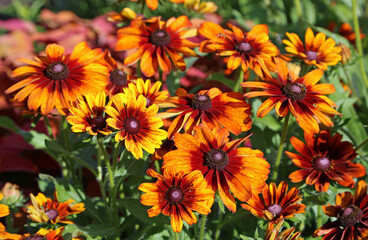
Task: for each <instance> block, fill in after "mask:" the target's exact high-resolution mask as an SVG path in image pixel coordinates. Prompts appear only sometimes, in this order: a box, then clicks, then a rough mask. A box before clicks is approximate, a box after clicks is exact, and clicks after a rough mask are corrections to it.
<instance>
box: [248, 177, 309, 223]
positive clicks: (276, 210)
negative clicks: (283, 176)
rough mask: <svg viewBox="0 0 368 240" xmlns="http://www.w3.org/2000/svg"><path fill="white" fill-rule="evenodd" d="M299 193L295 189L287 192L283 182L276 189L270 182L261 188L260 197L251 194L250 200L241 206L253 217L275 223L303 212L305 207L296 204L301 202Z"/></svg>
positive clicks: (286, 186)
mask: <svg viewBox="0 0 368 240" xmlns="http://www.w3.org/2000/svg"><path fill="white" fill-rule="evenodd" d="M299 193H300V190H299V189H297V188H295V187H294V188H292V189H290V191H289V192H288V184H287V183H286V182H284V181H282V182H281V183H280V184H279V186H278V187H276V184H275V183H273V182H272V183H271V184H270V185H269V186H268V185H266V186H265V187H264V188H263V190H262V197H260V196H259V195H256V194H253V196H252V198H250V199H249V200H248V201H247V202H246V204H241V206H242V207H243V208H244V209H246V210H248V211H250V212H251V213H252V214H253V215H254V216H257V217H259V218H264V219H265V220H267V221H272V222H274V223H277V222H278V221H280V220H281V219H284V218H291V217H294V214H298V213H304V212H305V210H304V209H305V205H304V204H301V203H297V202H299V201H301V200H302V195H299Z"/></svg>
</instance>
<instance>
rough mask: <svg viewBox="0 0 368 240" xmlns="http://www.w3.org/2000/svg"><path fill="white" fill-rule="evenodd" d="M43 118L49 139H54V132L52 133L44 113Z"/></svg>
mask: <svg viewBox="0 0 368 240" xmlns="http://www.w3.org/2000/svg"><path fill="white" fill-rule="evenodd" d="M43 119H44V121H45V124H46V128H47V133H48V134H49V136H50V138H51V139H54V134H53V133H52V127H51V125H50V122H49V120H48V119H47V117H46V116H45V115H44V116H43Z"/></svg>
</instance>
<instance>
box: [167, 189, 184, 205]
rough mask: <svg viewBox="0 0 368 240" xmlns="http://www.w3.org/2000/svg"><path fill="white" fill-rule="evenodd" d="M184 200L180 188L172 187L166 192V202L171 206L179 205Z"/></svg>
mask: <svg viewBox="0 0 368 240" xmlns="http://www.w3.org/2000/svg"><path fill="white" fill-rule="evenodd" d="M183 198H184V193H183V191H182V190H181V189H180V188H176V187H171V188H169V190H167V192H166V200H167V201H168V202H169V203H171V204H178V203H179V202H181V201H182V200H183Z"/></svg>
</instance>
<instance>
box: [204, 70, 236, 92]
mask: <svg viewBox="0 0 368 240" xmlns="http://www.w3.org/2000/svg"><path fill="white" fill-rule="evenodd" d="M210 80H212V81H219V82H221V83H223V84H225V85H226V86H228V87H229V88H231V89H234V86H235V81H233V80H230V79H228V78H227V77H226V76H225V74H223V73H213V74H211V75H210V76H209V77H208V80H207V81H210Z"/></svg>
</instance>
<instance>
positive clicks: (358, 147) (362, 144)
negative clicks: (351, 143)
mask: <svg viewBox="0 0 368 240" xmlns="http://www.w3.org/2000/svg"><path fill="white" fill-rule="evenodd" d="M366 143H368V138H367V139H366V140H364V141H363V142H362V143H361V144H359V145H358V146H357V147H356V148H355V151H358V150H359V149H360V148H361V147H363V146H364V145H365V144H366Z"/></svg>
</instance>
